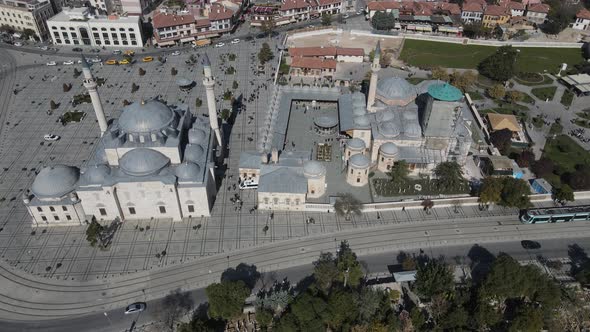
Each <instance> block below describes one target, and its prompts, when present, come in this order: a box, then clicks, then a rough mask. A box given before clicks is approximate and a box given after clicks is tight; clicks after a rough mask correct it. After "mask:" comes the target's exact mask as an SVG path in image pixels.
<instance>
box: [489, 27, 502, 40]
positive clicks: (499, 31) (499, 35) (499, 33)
mask: <svg viewBox="0 0 590 332" xmlns="http://www.w3.org/2000/svg"><path fill="white" fill-rule="evenodd" d="M492 34H493V35H494V38H496V39H502V36H504V30H502V28H501V27H500V25H499V24H496V26H495V27H494V30H493V31H492Z"/></svg>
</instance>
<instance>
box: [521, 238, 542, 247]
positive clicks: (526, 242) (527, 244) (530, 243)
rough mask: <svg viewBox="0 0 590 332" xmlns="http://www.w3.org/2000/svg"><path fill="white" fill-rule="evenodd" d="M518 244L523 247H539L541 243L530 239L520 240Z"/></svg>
mask: <svg viewBox="0 0 590 332" xmlns="http://www.w3.org/2000/svg"><path fill="white" fill-rule="evenodd" d="M520 245H521V246H522V247H523V248H524V249H539V248H541V244H540V243H539V242H537V241H531V240H522V241H520Z"/></svg>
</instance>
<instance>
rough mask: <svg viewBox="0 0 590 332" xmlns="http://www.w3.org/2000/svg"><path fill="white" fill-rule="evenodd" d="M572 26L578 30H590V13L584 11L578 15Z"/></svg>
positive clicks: (586, 10)
mask: <svg viewBox="0 0 590 332" xmlns="http://www.w3.org/2000/svg"><path fill="white" fill-rule="evenodd" d="M570 26H571V27H572V28H574V29H576V30H588V29H590V11H588V9H585V8H584V9H582V10H580V11H579V12H578V13H577V14H576V20H575V21H574V23H572V24H570Z"/></svg>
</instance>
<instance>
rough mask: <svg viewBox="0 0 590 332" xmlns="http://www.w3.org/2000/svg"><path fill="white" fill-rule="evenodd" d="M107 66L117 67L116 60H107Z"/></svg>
mask: <svg viewBox="0 0 590 332" xmlns="http://www.w3.org/2000/svg"><path fill="white" fill-rule="evenodd" d="M105 63H106V64H107V65H116V64H117V60H115V59H109V60H107V62H105Z"/></svg>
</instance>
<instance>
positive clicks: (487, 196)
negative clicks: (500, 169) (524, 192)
mask: <svg viewBox="0 0 590 332" xmlns="http://www.w3.org/2000/svg"><path fill="white" fill-rule="evenodd" d="M503 187H504V184H503V180H502V178H497V177H492V176H488V177H486V178H484V179H483V183H482V186H481V190H480V193H479V202H480V203H483V204H486V205H487V204H489V203H493V204H497V203H500V201H501V200H502V188H503Z"/></svg>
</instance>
